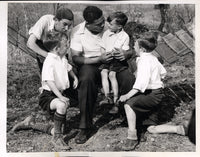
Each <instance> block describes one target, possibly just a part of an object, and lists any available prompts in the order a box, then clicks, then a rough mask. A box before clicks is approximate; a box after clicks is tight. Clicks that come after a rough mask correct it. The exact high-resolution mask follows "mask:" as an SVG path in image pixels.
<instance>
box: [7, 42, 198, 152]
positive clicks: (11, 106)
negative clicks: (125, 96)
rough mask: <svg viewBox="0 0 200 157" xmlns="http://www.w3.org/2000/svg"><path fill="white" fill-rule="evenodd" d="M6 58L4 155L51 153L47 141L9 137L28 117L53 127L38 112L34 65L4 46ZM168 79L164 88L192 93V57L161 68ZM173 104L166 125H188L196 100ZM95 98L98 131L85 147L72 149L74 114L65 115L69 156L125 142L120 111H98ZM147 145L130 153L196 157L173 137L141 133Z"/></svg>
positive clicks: (73, 110)
mask: <svg viewBox="0 0 200 157" xmlns="http://www.w3.org/2000/svg"><path fill="white" fill-rule="evenodd" d="M8 52H9V55H8V91H7V94H8V100H7V152H55V151H60V150H55V148H54V147H53V146H52V145H51V144H50V143H49V141H50V140H51V138H52V136H50V135H47V134H44V133H41V132H37V131H33V130H21V131H18V132H16V133H14V134H10V132H9V131H10V130H11V129H12V127H13V126H14V125H15V124H16V123H17V122H20V121H22V120H24V119H25V118H26V117H27V116H29V115H30V114H32V115H34V116H35V118H36V121H37V122H40V123H43V124H45V123H52V121H51V120H50V117H49V116H48V115H47V113H45V112H43V111H42V110H41V109H40V108H39V106H38V88H39V87H40V81H39V80H40V78H39V75H38V68H37V64H36V62H35V60H33V59H32V58H31V57H30V56H28V55H26V54H24V53H23V52H20V51H16V50H15V49H14V48H13V47H12V46H9V50H8ZM165 67H166V69H167V71H168V76H167V78H166V79H165V84H166V85H167V86H174V85H177V84H180V83H182V84H184V85H192V86H193V87H194V88H195V86H194V82H195V78H194V77H195V76H194V75H195V69H194V56H193V55H192V54H189V55H187V56H185V57H182V58H180V59H179V61H178V62H176V63H174V64H173V65H168V64H166V65H165ZM180 98H181V99H182V100H181V101H180V100H179V101H174V100H173V99H172V100H165V105H166V104H167V106H166V110H165V113H166V115H167V116H166V117H167V118H166V117H165V121H166V122H169V121H171V122H172V123H173V124H184V123H185V122H187V121H188V120H189V119H190V116H191V111H192V109H193V107H194V106H195V99H194V98H193V100H190V99H187V100H186V99H184V97H183V96H182V97H180ZM100 99H101V94H99V97H98V100H97V104H96V109H95V114H94V119H93V121H94V124H95V126H96V128H97V131H96V132H94V133H93V135H92V136H91V137H90V138H89V139H88V141H87V142H86V143H84V144H76V143H75V141H74V137H75V136H76V134H77V133H78V131H79V130H78V125H79V109H78V107H70V108H69V110H68V114H67V122H68V124H69V126H68V130H67V132H66V135H65V140H66V141H68V144H69V145H70V146H71V148H72V149H71V150H69V151H70V152H78V151H89V152H112V151H114V152H115V151H116V152H118V151H121V149H120V146H121V144H122V141H123V140H124V139H126V136H127V134H126V133H127V121H126V118H125V116H124V111H123V108H122V110H121V114H118V115H115V116H113V115H110V114H108V111H109V109H110V108H111V106H99V105H98V102H99V100H100ZM146 136H147V141H146V142H141V143H140V144H139V145H138V146H137V147H136V149H135V150H134V151H136V152H195V149H196V148H195V145H194V144H192V143H191V142H190V141H189V139H188V137H186V136H181V135H177V134H150V133H148V132H146Z"/></svg>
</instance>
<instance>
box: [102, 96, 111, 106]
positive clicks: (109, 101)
mask: <svg viewBox="0 0 200 157" xmlns="http://www.w3.org/2000/svg"><path fill="white" fill-rule="evenodd" d="M105 104H113V100H112V99H111V98H110V97H109V96H107V97H106V96H105V97H104V99H103V100H102V101H100V102H99V105H100V106H102V105H105Z"/></svg>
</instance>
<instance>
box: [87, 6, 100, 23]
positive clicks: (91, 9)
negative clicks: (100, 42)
mask: <svg viewBox="0 0 200 157" xmlns="http://www.w3.org/2000/svg"><path fill="white" fill-rule="evenodd" d="M102 15H103V12H102V10H101V9H99V8H98V7H96V6H87V7H86V8H85V9H84V11H83V17H84V19H85V21H86V22H87V23H89V24H91V23H93V22H94V21H95V20H97V19H99V18H100V17H101V16H102Z"/></svg>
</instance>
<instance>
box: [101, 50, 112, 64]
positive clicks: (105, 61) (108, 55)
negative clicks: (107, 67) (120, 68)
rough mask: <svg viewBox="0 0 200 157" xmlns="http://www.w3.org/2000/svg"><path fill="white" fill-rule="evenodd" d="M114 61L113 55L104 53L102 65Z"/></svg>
mask: <svg viewBox="0 0 200 157" xmlns="http://www.w3.org/2000/svg"><path fill="white" fill-rule="evenodd" d="M112 59H113V57H112V54H111V53H110V52H107V53H103V54H102V55H101V57H100V60H101V62H102V63H108V62H109V61H111V60H112Z"/></svg>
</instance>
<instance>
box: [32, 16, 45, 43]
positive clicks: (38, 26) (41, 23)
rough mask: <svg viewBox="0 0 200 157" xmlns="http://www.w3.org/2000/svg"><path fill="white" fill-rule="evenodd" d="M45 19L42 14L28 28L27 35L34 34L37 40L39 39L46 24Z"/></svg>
mask: <svg viewBox="0 0 200 157" xmlns="http://www.w3.org/2000/svg"><path fill="white" fill-rule="evenodd" d="M46 23H47V19H46V17H45V16H42V17H41V18H40V19H39V20H38V21H37V22H36V23H35V25H34V26H33V27H31V29H30V30H29V35H31V34H34V35H35V36H36V38H37V39H38V40H40V39H41V37H42V33H43V31H44V28H45V26H46Z"/></svg>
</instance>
